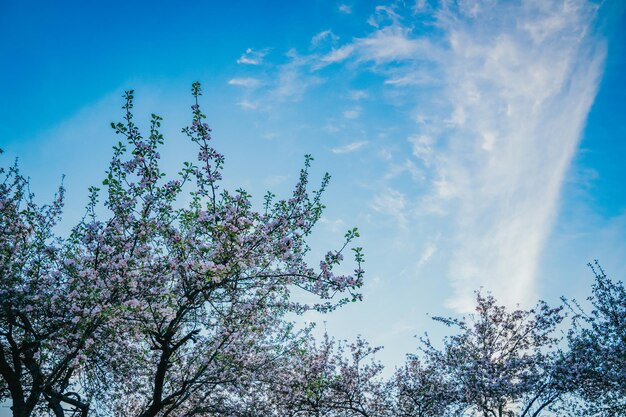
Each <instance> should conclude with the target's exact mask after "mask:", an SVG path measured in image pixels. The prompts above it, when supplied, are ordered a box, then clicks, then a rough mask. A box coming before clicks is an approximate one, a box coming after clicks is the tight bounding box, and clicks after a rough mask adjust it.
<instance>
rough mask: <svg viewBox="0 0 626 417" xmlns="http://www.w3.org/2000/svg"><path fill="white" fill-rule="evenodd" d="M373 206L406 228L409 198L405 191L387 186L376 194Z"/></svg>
mask: <svg viewBox="0 0 626 417" xmlns="http://www.w3.org/2000/svg"><path fill="white" fill-rule="evenodd" d="M372 208H373V209H374V210H375V211H378V212H380V213H383V214H386V215H388V216H391V217H392V218H393V219H394V220H395V222H396V224H397V225H398V227H399V228H400V229H402V230H406V228H407V216H406V211H407V199H406V196H405V195H404V193H402V192H400V191H398V190H396V189H393V188H385V189H383V190H381V191H379V192H378V193H377V194H376V195H375V196H374V199H373V201H372Z"/></svg>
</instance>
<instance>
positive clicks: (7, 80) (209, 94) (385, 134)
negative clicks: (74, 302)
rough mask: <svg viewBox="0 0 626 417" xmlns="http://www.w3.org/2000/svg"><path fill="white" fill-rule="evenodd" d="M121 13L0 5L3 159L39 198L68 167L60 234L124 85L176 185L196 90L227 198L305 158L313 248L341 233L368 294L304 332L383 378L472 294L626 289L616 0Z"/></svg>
mask: <svg viewBox="0 0 626 417" xmlns="http://www.w3.org/2000/svg"><path fill="white" fill-rule="evenodd" d="M128 3H129V2H116V1H110V2H106V3H101V4H100V5H97V4H95V2H54V3H52V2H33V1H19V2H18V1H7V0H0V57H2V61H3V64H2V65H1V66H0V148H2V149H4V150H5V154H3V155H2V158H3V164H8V163H10V162H11V161H12V160H13V159H14V158H19V161H20V166H21V169H22V171H23V172H24V173H26V174H27V175H29V176H30V177H31V179H32V189H33V191H34V192H35V193H36V195H37V197H38V198H39V199H40V200H41V201H47V200H50V199H51V198H52V196H53V193H54V189H55V187H56V186H58V184H59V183H60V181H61V177H62V175H63V174H65V175H66V177H65V181H64V184H65V186H66V188H67V204H66V207H67V210H66V215H65V219H66V220H65V223H64V225H66V227H70V226H71V225H72V224H73V223H75V222H76V221H77V220H78V219H79V218H80V216H81V215H82V213H83V207H84V206H85V205H86V202H87V187H88V186H89V185H94V184H99V183H100V182H101V180H102V178H103V173H104V170H105V169H106V166H107V161H108V158H109V156H110V150H111V147H112V145H113V144H114V143H116V140H117V138H115V135H114V134H113V131H112V130H111V129H110V127H109V124H110V122H111V121H118V120H120V119H121V116H122V111H121V108H120V107H121V105H122V98H121V96H122V93H123V91H124V90H126V89H134V90H135V92H136V104H137V105H136V114H137V116H138V118H139V120H142V121H143V122H144V123H143V125H144V126H146V123H145V121H146V120H147V117H148V116H149V115H150V113H156V114H159V115H160V116H162V117H164V119H165V120H164V123H163V126H164V133H165V138H166V141H167V143H166V145H165V148H164V151H163V152H162V155H163V158H162V159H163V161H164V163H165V166H166V169H169V170H170V172H176V171H177V167H178V166H180V163H181V162H182V161H184V160H188V159H193V158H194V157H195V154H194V151H193V148H192V147H191V146H190V144H188V143H185V142H184V139H183V135H182V134H180V129H181V128H182V127H183V126H185V125H186V124H187V123H188V122H189V120H190V116H191V114H190V110H189V106H190V105H191V96H190V93H189V90H190V85H191V83H192V82H193V81H195V80H199V81H201V82H202V83H203V88H204V91H205V94H204V95H203V97H202V98H203V100H202V102H201V104H202V106H203V107H204V109H205V113H206V114H207V116H208V121H209V123H210V124H211V126H212V128H213V130H214V135H213V136H214V141H215V142H214V146H215V147H216V148H218V149H219V150H220V151H221V152H222V153H224V154H225V156H226V168H225V173H224V177H225V179H226V180H225V186H226V187H227V188H237V187H239V186H242V187H243V188H245V189H247V190H248V191H249V192H251V193H252V194H253V196H255V197H256V198H257V199H256V201H260V197H261V196H262V195H263V194H264V192H265V191H266V190H268V189H269V190H272V191H274V192H276V193H277V194H278V195H279V196H281V195H282V196H286V195H288V193H289V191H290V189H291V187H292V186H293V185H294V184H295V182H296V180H297V174H298V170H299V168H300V167H301V166H302V164H303V161H304V157H303V156H304V155H305V154H312V155H313V156H314V157H315V162H314V166H313V179H315V178H318V179H320V180H321V177H322V175H323V173H324V172H326V171H328V172H330V173H331V175H332V176H333V179H332V181H331V186H330V188H329V190H328V192H327V194H326V200H325V201H326V205H327V207H328V208H327V211H326V213H325V215H324V217H323V219H322V221H321V223H320V225H319V227H318V230H317V232H316V234H314V236H313V240H312V243H313V247H314V249H315V250H314V252H315V253H317V254H320V253H323V252H325V250H327V249H329V248H332V247H335V246H337V245H339V244H340V243H341V238H342V236H343V234H344V233H345V231H346V230H347V229H349V228H351V227H353V226H357V227H359V229H360V231H361V235H362V238H361V241H360V245H361V246H363V247H364V252H365V256H366V263H365V265H364V266H365V270H366V273H367V276H366V284H365V288H364V291H365V300H364V302H362V303H358V304H353V305H350V306H348V307H346V308H344V309H342V310H341V311H337V312H336V313H333V314H331V315H328V316H325V317H322V318H320V317H317V316H315V315H313V314H311V315H309V316H307V319H312V320H321V321H326V324H325V327H326V328H327V329H328V331H329V332H330V333H331V334H332V335H335V336H337V337H340V338H344V337H347V338H353V337H354V336H355V335H356V334H363V335H364V336H365V338H366V339H368V340H369V341H371V343H372V344H374V345H384V346H385V349H384V350H383V352H382V353H381V355H380V358H381V359H382V360H383V362H384V363H385V364H387V365H390V366H394V365H397V364H399V363H401V362H402V360H403V358H404V354H405V353H408V352H412V351H414V350H415V347H416V345H417V343H418V341H417V340H416V339H415V337H414V336H415V335H421V334H423V333H424V332H425V331H428V332H429V333H431V334H437V332H438V330H437V325H436V324H435V323H432V322H431V320H430V319H429V317H428V316H427V313H432V314H434V315H450V314H460V313H463V312H466V311H468V310H469V309H471V307H472V305H473V291H474V290H476V289H479V288H483V289H484V290H485V291H490V292H492V293H493V294H494V295H495V296H496V298H497V299H499V300H500V301H501V302H502V303H505V304H507V305H510V306H514V305H515V304H517V303H520V304H522V305H524V306H528V305H531V304H534V302H536V300H537V299H539V298H543V299H546V300H547V301H549V302H552V303H556V302H558V298H559V296H560V295H566V296H568V297H578V298H585V297H586V295H587V294H588V293H589V288H590V285H591V282H592V279H593V276H592V274H591V273H590V271H588V270H587V269H586V267H585V264H586V263H587V262H589V261H591V260H593V259H596V258H597V259H599V260H600V262H601V263H602V265H603V266H604V268H605V270H606V271H607V272H608V273H609V274H610V275H611V276H612V277H615V278H619V279H623V277H624V276H626V192H625V191H624V190H625V188H624V183H625V181H626V163H624V160H625V159H626V140H625V139H626V70H625V68H626V19H625V14H624V6H623V5H622V2H620V1H613V2H610V1H607V2H602V3H600V2H594V1H587V0H565V1H563V0H549V1H547V0H534V1H531V0H528V1H501V2H499V1H495V0H481V1H478V0H464V1H457V2H450V1H442V2H435V1H423V0H418V1H416V2H413V3H411V2H369V1H367V2H366V1H351V2H345V3H342V2H334V1H326V0H313V1H308V2H278V1H276V2H272V5H271V6H268V5H267V4H265V5H264V4H262V2H255V1H240V2H237V3H236V4H228V3H230V2H191V1H177V2H139V1H138V2H133V3H132V4H128ZM222 3H223V4H222ZM320 327H323V326H320Z"/></svg>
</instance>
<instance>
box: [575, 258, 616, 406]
mask: <svg viewBox="0 0 626 417" xmlns="http://www.w3.org/2000/svg"><path fill="white" fill-rule="evenodd" d="M589 267H590V268H591V270H592V271H593V274H594V276H595V281H594V283H593V286H592V294H591V296H590V297H589V298H588V300H589V301H590V302H591V305H592V307H593V308H592V309H591V311H590V312H587V311H585V309H583V308H582V307H581V306H580V304H578V303H577V302H576V301H567V300H564V301H565V302H566V303H567V305H568V306H569V307H570V308H571V309H572V310H573V311H574V312H575V313H576V316H575V318H574V324H573V326H572V329H571V331H570V332H569V335H568V340H569V346H570V350H571V352H572V356H573V357H574V359H575V361H574V365H575V368H574V369H576V373H575V374H574V375H573V377H574V378H576V379H577V382H578V384H577V387H578V389H577V392H578V394H579V395H580V396H581V398H582V399H583V400H584V402H583V403H582V404H578V405H579V407H577V408H576V413H578V414H579V415H601V416H625V415H626V289H625V288H624V284H623V283H622V282H621V281H613V280H611V279H610V278H609V277H608V276H607V275H606V273H605V272H604V270H603V269H602V267H601V266H600V264H599V263H598V261H595V262H594V264H589Z"/></svg>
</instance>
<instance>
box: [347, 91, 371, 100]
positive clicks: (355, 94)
mask: <svg viewBox="0 0 626 417" xmlns="http://www.w3.org/2000/svg"><path fill="white" fill-rule="evenodd" d="M368 96H369V94H368V93H367V91H364V90H352V91H349V92H348V94H347V97H348V99H350V100H354V101H359V100H363V99H364V98H367V97H368Z"/></svg>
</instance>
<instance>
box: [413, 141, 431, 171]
mask: <svg viewBox="0 0 626 417" xmlns="http://www.w3.org/2000/svg"><path fill="white" fill-rule="evenodd" d="M409 142H410V143H411V145H413V155H414V156H415V157H416V158H418V159H419V160H421V161H422V163H423V164H424V165H426V166H430V164H431V163H432V162H433V159H434V158H435V147H434V145H435V140H434V139H433V138H432V137H431V136H429V135H411V136H409Z"/></svg>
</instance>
